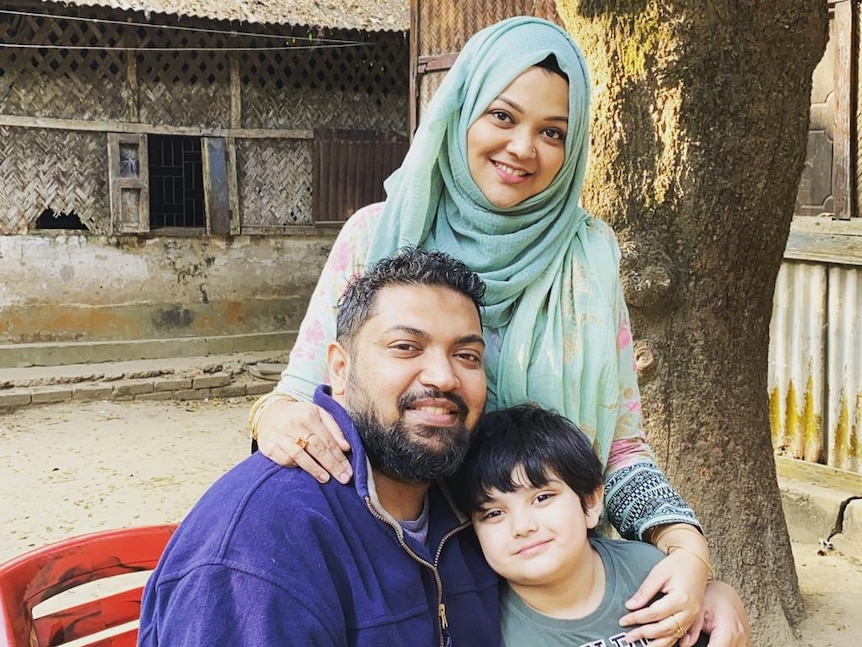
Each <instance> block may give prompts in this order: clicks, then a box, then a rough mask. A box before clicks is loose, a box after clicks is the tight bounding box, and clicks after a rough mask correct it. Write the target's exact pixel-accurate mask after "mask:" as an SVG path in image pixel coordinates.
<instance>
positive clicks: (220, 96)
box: [137, 29, 230, 128]
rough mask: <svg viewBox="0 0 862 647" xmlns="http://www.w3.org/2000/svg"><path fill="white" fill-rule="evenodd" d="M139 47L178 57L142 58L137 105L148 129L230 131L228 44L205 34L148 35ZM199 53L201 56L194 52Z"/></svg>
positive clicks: (157, 54)
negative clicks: (155, 126)
mask: <svg viewBox="0 0 862 647" xmlns="http://www.w3.org/2000/svg"><path fill="white" fill-rule="evenodd" d="M138 46H139V47H173V48H178V49H179V50H180V51H168V52H146V51H144V52H138V54H137V64H138V83H139V88H138V101H139V110H140V119H141V121H142V122H144V123H149V124H159V125H170V126H200V127H209V128H227V127H229V126H230V63H229V60H228V54H227V53H226V52H213V51H203V50H204V48H218V47H224V46H225V42H224V38H222V37H219V36H210V35H207V34H199V33H189V32H175V31H169V30H162V29H157V30H148V31H147V32H146V33H145V34H141V35H140V37H139V43H138ZM196 50H201V51H196Z"/></svg>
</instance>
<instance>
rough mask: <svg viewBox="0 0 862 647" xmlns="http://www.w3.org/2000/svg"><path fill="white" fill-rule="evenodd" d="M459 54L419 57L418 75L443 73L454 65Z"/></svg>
mask: <svg viewBox="0 0 862 647" xmlns="http://www.w3.org/2000/svg"><path fill="white" fill-rule="evenodd" d="M458 54H459V52H452V53H450V54H437V55H435V56H420V57H419V66H418V71H419V74H425V73H426V72H443V71H445V70H448V69H450V68H451V67H452V66H453V65H455V60H456V59H457V58H458Z"/></svg>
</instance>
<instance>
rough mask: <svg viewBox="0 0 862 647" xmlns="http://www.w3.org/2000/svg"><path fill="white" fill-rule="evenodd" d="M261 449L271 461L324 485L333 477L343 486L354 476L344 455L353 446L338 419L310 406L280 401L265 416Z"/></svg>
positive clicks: (261, 424) (260, 424) (259, 441)
mask: <svg viewBox="0 0 862 647" xmlns="http://www.w3.org/2000/svg"><path fill="white" fill-rule="evenodd" d="M256 429H257V447H258V450H259V451H260V452H262V453H263V454H264V455H265V456H266V457H267V458H269V459H271V460H273V461H275V462H276V463H278V464H280V465H284V466H285V467H299V468H302V469H304V470H305V471H306V472H308V473H309V474H311V475H312V476H313V477H314V478H316V479H317V480H318V481H320V482H321V483H326V482H327V481H328V480H329V475H330V474H331V475H332V476H334V477H335V478H336V479H338V480H339V481H340V482H341V483H347V482H348V481H350V479H351V478H352V476H353V470H352V469H351V467H350V462H349V461H348V460H347V458H346V457H345V456H344V453H345V452H347V451H350V445H349V444H348V443H347V441H346V440H345V438H344V434H342V433H341V429H340V428H339V427H338V424H337V423H336V422H335V419H334V418H333V417H332V416H330V415H329V414H328V413H327V412H326V411H324V410H323V409H321V408H320V407H318V406H317V405H316V404H312V403H310V402H294V401H292V400H286V399H285V400H279V401H277V402H273V403H272V404H271V405H269V406H268V407H267V408H266V410H265V411H264V412H263V413H262V414H261V416H260V418H259V420H258V422H257V425H256Z"/></svg>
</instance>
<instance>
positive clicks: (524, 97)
mask: <svg viewBox="0 0 862 647" xmlns="http://www.w3.org/2000/svg"><path fill="white" fill-rule="evenodd" d="M568 112H569V84H568V82H567V81H566V80H565V79H564V78H563V77H561V76H560V75H558V74H555V73H553V72H550V71H548V70H545V69H542V68H538V67H531V68H529V69H527V70H526V71H525V72H523V73H522V74H521V75H520V76H518V77H517V78H516V79H515V80H514V81H512V82H511V83H510V84H509V86H508V87H507V88H506V89H505V90H503V92H502V93H501V94H500V96H498V97H497V98H496V99H494V101H492V102H491V105H489V106H488V108H487V109H486V110H485V111H484V112H483V113H482V114H481V115H480V116H479V118H478V119H476V121H474V122H473V124H472V125H471V126H470V128H469V130H468V131H467V164H468V166H469V169H470V175H471V176H472V178H473V181H474V182H475V183H476V185H477V186H478V187H479V190H480V191H481V192H482V194H483V195H484V196H485V197H486V198H487V199H488V201H489V202H491V204H493V205H494V206H495V207H498V208H507V207H513V206H515V205H516V204H518V203H520V202H523V201H524V200H526V199H527V198H530V197H532V196H534V195H536V194H537V193H540V192H542V191H544V190H545V189H546V188H547V187H548V185H549V184H550V183H551V182H552V181H553V179H554V178H555V177H556V175H557V173H559V171H560V169H561V168H562V166H563V160H564V159H565V149H566V134H567V132H568Z"/></svg>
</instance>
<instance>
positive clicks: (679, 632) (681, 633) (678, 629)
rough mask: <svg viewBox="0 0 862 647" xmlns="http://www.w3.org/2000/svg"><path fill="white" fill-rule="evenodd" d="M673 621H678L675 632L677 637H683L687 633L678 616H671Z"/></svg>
mask: <svg viewBox="0 0 862 647" xmlns="http://www.w3.org/2000/svg"><path fill="white" fill-rule="evenodd" d="M671 618H673V621H674V622H675V623H676V634H674V635H675V636H676V637H677V638H682V637H683V636H684V635H685V629H683V628H682V625H681V624H679V620H677V619H676V616H671Z"/></svg>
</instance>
